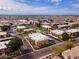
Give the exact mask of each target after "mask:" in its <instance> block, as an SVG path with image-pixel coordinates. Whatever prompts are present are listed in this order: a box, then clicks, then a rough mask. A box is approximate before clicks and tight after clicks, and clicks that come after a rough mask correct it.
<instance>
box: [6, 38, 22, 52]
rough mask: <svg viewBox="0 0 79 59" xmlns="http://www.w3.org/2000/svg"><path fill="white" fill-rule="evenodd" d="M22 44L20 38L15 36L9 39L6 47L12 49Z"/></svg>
mask: <svg viewBox="0 0 79 59" xmlns="http://www.w3.org/2000/svg"><path fill="white" fill-rule="evenodd" d="M21 45H23V42H22V39H20V38H18V37H15V38H13V39H11V41H10V42H9V44H8V45H7V47H10V48H11V49H12V50H13V51H15V50H17V49H19V48H20V46H21Z"/></svg>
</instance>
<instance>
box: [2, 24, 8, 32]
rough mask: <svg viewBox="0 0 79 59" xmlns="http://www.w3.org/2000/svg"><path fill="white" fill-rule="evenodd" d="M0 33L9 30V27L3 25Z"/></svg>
mask: <svg viewBox="0 0 79 59" xmlns="http://www.w3.org/2000/svg"><path fill="white" fill-rule="evenodd" d="M1 29H2V31H7V30H9V29H10V26H7V25H4V26H2V27H1Z"/></svg>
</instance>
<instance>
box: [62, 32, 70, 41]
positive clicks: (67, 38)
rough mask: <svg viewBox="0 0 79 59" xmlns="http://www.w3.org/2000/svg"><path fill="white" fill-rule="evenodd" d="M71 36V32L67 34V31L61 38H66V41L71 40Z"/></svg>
mask: <svg viewBox="0 0 79 59" xmlns="http://www.w3.org/2000/svg"><path fill="white" fill-rule="evenodd" d="M69 38H70V36H69V34H67V33H66V32H65V33H63V34H62V36H61V40H64V41H67V40H69Z"/></svg>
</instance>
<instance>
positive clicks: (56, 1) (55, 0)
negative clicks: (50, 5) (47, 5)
mask: <svg viewBox="0 0 79 59" xmlns="http://www.w3.org/2000/svg"><path fill="white" fill-rule="evenodd" d="M61 1H62V0H51V2H55V3H58V2H61Z"/></svg>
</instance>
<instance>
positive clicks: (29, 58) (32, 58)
mask: <svg viewBox="0 0 79 59" xmlns="http://www.w3.org/2000/svg"><path fill="white" fill-rule="evenodd" d="M51 52H52V50H51V48H50V47H46V48H43V49H40V50H38V51H35V52H31V53H28V54H25V55H23V56H21V57H19V58H18V59H37V58H39V57H42V56H45V55H47V54H50V53H51Z"/></svg>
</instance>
